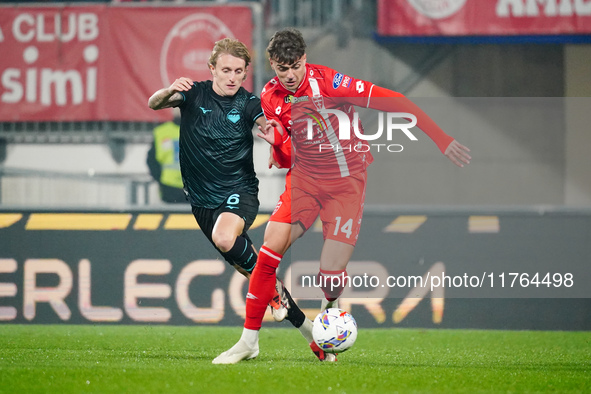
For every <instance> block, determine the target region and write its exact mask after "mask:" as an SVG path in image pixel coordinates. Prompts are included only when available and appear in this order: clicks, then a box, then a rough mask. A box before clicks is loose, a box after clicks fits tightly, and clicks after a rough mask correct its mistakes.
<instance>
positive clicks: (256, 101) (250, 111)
mask: <svg viewBox="0 0 591 394" xmlns="http://www.w3.org/2000/svg"><path fill="white" fill-rule="evenodd" d="M246 116H248V118H249V119H251V120H252V121H253V122H254V121H256V120H257V119H258V118H260V117H261V116H263V109H262V108H261V99H260V98H258V97H257V96H255V95H254V94H253V95H252V96H250V99H249V100H248V103H247V104H246Z"/></svg>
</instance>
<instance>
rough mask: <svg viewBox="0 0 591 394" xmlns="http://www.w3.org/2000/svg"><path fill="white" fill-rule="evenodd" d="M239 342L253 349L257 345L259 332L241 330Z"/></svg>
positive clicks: (246, 329)
mask: <svg viewBox="0 0 591 394" xmlns="http://www.w3.org/2000/svg"><path fill="white" fill-rule="evenodd" d="M240 340H241V341H243V342H244V343H246V344H247V345H248V347H250V348H253V347H255V346H256V345H257V344H258V343H259V330H249V329H248V328H245V329H243V330H242V336H241V337H240Z"/></svg>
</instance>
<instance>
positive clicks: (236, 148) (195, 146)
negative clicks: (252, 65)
mask: <svg viewBox="0 0 591 394" xmlns="http://www.w3.org/2000/svg"><path fill="white" fill-rule="evenodd" d="M183 96H184V98H185V99H184V101H183V103H182V104H181V105H179V108H180V109H181V135H180V141H179V145H180V146H179V149H180V152H179V160H180V165H181V173H182V176H183V183H184V185H185V189H186V190H187V192H188V194H189V201H190V202H191V204H192V205H194V206H197V207H203V208H210V209H213V208H217V207H218V206H220V205H221V204H222V203H223V202H224V200H225V199H226V198H227V197H228V196H229V195H231V194H234V193H241V192H243V193H248V194H253V195H257V193H258V183H259V181H258V179H257V177H256V173H255V171H254V164H253V150H252V148H253V134H252V128H253V126H254V122H255V120H256V119H257V118H258V117H259V116H262V110H261V105H260V100H259V99H258V98H257V97H256V96H254V95H252V94H251V93H250V92H248V91H247V90H245V89H244V88H240V90H238V92H237V93H236V94H235V95H234V96H233V97H222V96H219V95H218V94H216V93H215V92H214V91H213V88H212V81H204V82H195V83H193V87H192V89H191V90H189V91H188V92H184V93H183Z"/></svg>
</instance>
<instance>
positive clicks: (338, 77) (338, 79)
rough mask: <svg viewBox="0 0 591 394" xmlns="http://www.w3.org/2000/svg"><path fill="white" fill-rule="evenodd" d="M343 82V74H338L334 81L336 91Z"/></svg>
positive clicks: (333, 85)
mask: <svg viewBox="0 0 591 394" xmlns="http://www.w3.org/2000/svg"><path fill="white" fill-rule="evenodd" d="M342 81H343V74H341V73H336V74H335V76H334V78H333V79H332V88H333V89H336V88H338V87H339V86H340V85H341V82H342Z"/></svg>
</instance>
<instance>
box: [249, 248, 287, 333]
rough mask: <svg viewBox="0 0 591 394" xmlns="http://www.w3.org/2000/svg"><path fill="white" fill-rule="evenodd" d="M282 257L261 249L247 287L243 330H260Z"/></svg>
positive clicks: (271, 296)
mask: <svg viewBox="0 0 591 394" xmlns="http://www.w3.org/2000/svg"><path fill="white" fill-rule="evenodd" d="M282 257H283V256H281V255H279V254H277V253H275V252H273V251H272V250H271V249H268V248H266V247H265V246H263V247H261V251H260V254H259V258H258V262H257V265H256V267H255V269H254V270H253V272H252V275H251V277H250V283H249V285H248V294H247V295H246V321H245V323H244V328H246V329H250V330H259V329H260V328H261V324H262V321H263V316H264V315H265V310H266V309H267V305H268V304H269V302H270V301H271V299H272V298H273V293H274V292H275V282H276V278H277V274H276V271H277V267H278V266H279V262H280V261H281V258H282Z"/></svg>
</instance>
